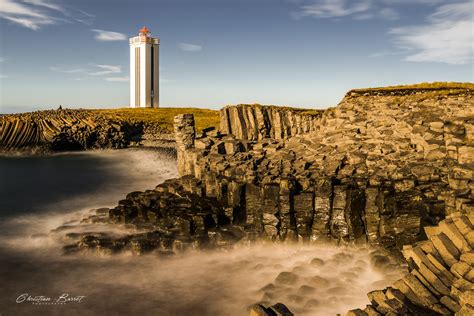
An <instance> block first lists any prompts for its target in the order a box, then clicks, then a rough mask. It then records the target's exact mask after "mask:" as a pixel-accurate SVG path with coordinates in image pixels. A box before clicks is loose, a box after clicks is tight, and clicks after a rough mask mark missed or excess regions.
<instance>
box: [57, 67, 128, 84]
mask: <svg viewBox="0 0 474 316" xmlns="http://www.w3.org/2000/svg"><path fill="white" fill-rule="evenodd" d="M91 66H92V67H93V68H92V67H91ZM49 69H50V70H52V71H55V72H60V73H64V74H76V75H82V76H83V77H76V78H75V80H83V79H84V77H87V76H92V77H100V76H105V75H111V74H119V73H122V66H119V65H104V64H101V65H96V64H90V65H89V67H76V68H62V67H56V66H53V67H49ZM109 78H112V79H111V80H107V78H105V80H107V81H120V79H118V78H122V79H123V78H124V77H109Z"/></svg>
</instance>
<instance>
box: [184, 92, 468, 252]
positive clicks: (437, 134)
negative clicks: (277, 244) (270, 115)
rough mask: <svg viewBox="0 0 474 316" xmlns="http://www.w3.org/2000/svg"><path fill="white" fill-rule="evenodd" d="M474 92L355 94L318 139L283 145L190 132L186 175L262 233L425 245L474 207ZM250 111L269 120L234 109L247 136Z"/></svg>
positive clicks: (314, 128) (324, 119)
mask: <svg viewBox="0 0 474 316" xmlns="http://www.w3.org/2000/svg"><path fill="white" fill-rule="evenodd" d="M473 92H474V91H473V89H469V88H459V89H453V88H446V89H398V90H396V89H394V90H386V89H380V90H377V89H374V90H360V91H357V90H354V91H350V92H349V93H348V94H347V95H346V97H345V98H344V99H343V101H342V102H341V103H340V104H339V105H338V106H337V107H335V108H331V109H328V110H326V111H324V112H323V113H321V114H318V115H316V116H314V117H313V120H312V121H311V122H312V123H311V128H310V129H309V130H308V131H307V133H301V134H300V133H296V136H292V137H278V139H276V138H272V137H267V138H262V137H263V136H262V134H258V135H257V136H255V134H253V135H254V136H252V137H250V136H249V135H250V134H248V133H247V135H244V134H242V133H240V132H238V133H237V134H238V135H237V136H236V135H233V134H223V133H222V134H213V135H199V137H195V138H194V140H193V135H192V133H191V132H189V131H190V130H192V128H188V129H182V130H183V132H182V133H179V132H178V133H177V138H178V139H183V140H184V139H186V141H184V142H182V143H183V144H182V145H180V146H178V155H179V157H180V159H179V161H178V166H179V171H180V174H181V175H183V176H184V175H191V176H193V177H194V178H195V179H196V183H197V184H198V185H199V186H201V187H202V188H203V190H204V192H205V195H206V196H210V197H215V198H217V199H218V200H220V201H222V203H223V204H224V205H225V207H226V208H227V213H228V214H229V216H230V221H231V222H232V223H234V224H238V225H242V227H244V228H245V229H246V230H247V231H249V232H251V233H252V234H254V235H255V236H259V237H263V238H268V239H273V240H276V239H278V240H302V241H305V240H308V241H317V240H336V241H338V242H343V243H347V242H365V241H368V242H369V243H370V244H373V245H382V246H384V247H386V248H398V249H401V248H402V246H403V245H407V244H412V243H413V242H415V241H417V240H420V239H423V238H425V235H424V232H423V229H422V228H423V227H424V226H429V225H435V224H436V223H437V222H439V220H441V219H443V218H444V216H445V215H447V214H450V213H452V212H454V211H461V212H464V213H467V212H471V211H472V210H473V200H472V178H473V177H472V175H473V163H474V147H473V139H474V129H473V114H474V106H473V105H474V98H473ZM249 109H250V110H251V111H253V112H254V113H256V112H257V111H258V112H261V113H265V112H268V111H269V110H268V109H257V111H255V109H256V107H252V108H249V107H247V108H246V107H242V106H238V107H236V108H235V109H231V108H229V107H227V108H225V109H224V110H222V112H221V125H222V121H224V122H226V121H227V122H229V121H230V122H231V123H229V125H228V126H231V127H230V128H229V127H228V128H227V131H229V130H230V131H234V130H238V129H239V128H237V129H236V128H235V126H240V128H241V129H242V128H243V127H245V126H247V121H248V120H247V119H242V118H245V117H246V116H245V115H242V113H244V112H246V111H247V112H248V111H249ZM270 112H271V111H270ZM229 113H234V114H235V115H234V114H229ZM230 117H233V118H234V119H229V118H230ZM247 117H249V115H248V114H247ZM255 117H258V116H257V115H255ZM186 120H188V123H186ZM191 122H192V120H189V118H187V117H180V118H178V119H177V124H178V125H179V124H182V125H183V126H185V125H186V124H192V123H191ZM256 122H257V123H258V122H259V120H258V119H257V120H256ZM295 122H296V120H295ZM300 122H302V120H300ZM273 124H274V123H273ZM254 125H256V124H254ZM262 126H263V125H262ZM271 126H273V125H271ZM285 126H289V129H291V128H293V129H297V128H301V126H300V125H298V124H297V123H296V126H295V125H292V124H289V125H285ZM257 130H264V131H268V130H269V129H257ZM270 130H272V128H270ZM273 130H274V128H273ZM259 135H260V136H259ZM270 136H271V134H270ZM259 138H262V139H261V140H256V139H259ZM282 138H283V139H282ZM178 143H179V142H178Z"/></svg>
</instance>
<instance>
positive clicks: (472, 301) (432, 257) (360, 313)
mask: <svg viewBox="0 0 474 316" xmlns="http://www.w3.org/2000/svg"><path fill="white" fill-rule="evenodd" d="M473 227H474V214H473V213H468V214H467V215H463V214H461V213H459V212H456V213H453V214H450V215H448V216H447V217H446V219H444V220H443V221H441V222H440V223H439V225H437V226H434V227H433V226H431V227H425V230H426V235H427V236H428V240H425V241H422V242H419V243H417V244H415V245H407V246H404V248H403V255H404V256H405V259H406V260H407V262H408V263H409V267H410V269H411V272H410V273H408V274H407V275H405V276H404V277H403V278H402V279H400V280H398V281H396V282H395V283H394V284H393V285H392V286H391V287H388V288H386V289H384V290H377V291H372V292H370V293H368V295H367V296H368V297H369V299H370V301H371V305H368V306H367V307H366V308H365V309H364V310H361V309H355V310H351V311H349V312H348V313H347V315H348V316H353V315H354V316H355V315H357V316H368V315H452V314H455V315H474V251H473V249H474V230H473Z"/></svg>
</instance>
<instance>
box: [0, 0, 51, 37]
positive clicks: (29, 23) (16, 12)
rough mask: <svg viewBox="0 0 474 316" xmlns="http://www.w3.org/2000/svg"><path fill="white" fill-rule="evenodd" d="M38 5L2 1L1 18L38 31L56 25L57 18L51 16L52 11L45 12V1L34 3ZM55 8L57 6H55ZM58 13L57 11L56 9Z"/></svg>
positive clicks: (9, 0) (0, 4) (0, 1)
mask: <svg viewBox="0 0 474 316" xmlns="http://www.w3.org/2000/svg"><path fill="white" fill-rule="evenodd" d="M34 2H37V3H24V2H19V1H13V0H0V18H2V19H5V20H8V21H10V22H13V23H15V24H18V25H21V26H24V27H27V28H29V29H32V30H38V29H39V28H40V27H42V26H44V25H50V24H55V23H56V22H57V18H55V17H54V16H53V14H51V12H50V11H51V9H50V10H49V11H48V10H43V9H44V8H45V6H44V5H45V4H46V5H48V3H47V2H45V1H34ZM53 6H55V5H53ZM54 10H55V11H57V10H56V9H54Z"/></svg>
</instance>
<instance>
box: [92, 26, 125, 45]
mask: <svg viewBox="0 0 474 316" xmlns="http://www.w3.org/2000/svg"><path fill="white" fill-rule="evenodd" d="M91 31H93V32H95V35H94V38H95V39H96V40H98V41H105V42H108V41H124V40H126V39H127V35H125V34H123V33H118V32H111V31H105V30H99V29H92V30H91Z"/></svg>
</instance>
